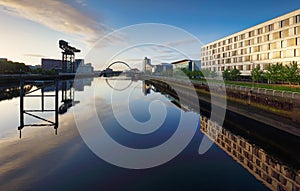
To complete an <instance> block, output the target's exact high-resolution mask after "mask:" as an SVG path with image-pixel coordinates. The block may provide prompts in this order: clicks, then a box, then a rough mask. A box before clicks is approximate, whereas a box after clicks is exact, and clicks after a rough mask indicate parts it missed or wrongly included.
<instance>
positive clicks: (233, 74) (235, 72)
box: [230, 68, 241, 80]
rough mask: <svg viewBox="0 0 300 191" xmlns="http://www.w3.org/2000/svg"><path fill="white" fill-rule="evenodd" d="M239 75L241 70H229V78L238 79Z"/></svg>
mask: <svg viewBox="0 0 300 191" xmlns="http://www.w3.org/2000/svg"><path fill="white" fill-rule="evenodd" d="M240 76H241V71H240V70H238V69H236V68H234V69H233V70H231V71H230V80H238V79H240Z"/></svg>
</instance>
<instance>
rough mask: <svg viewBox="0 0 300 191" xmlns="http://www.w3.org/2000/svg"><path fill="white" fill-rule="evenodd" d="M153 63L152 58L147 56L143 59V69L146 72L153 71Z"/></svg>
mask: <svg viewBox="0 0 300 191" xmlns="http://www.w3.org/2000/svg"><path fill="white" fill-rule="evenodd" d="M152 67H153V66H152V65H151V59H149V58H147V57H145V58H144V60H143V66H142V71H143V72H144V73H147V72H148V73H151V71H152Z"/></svg>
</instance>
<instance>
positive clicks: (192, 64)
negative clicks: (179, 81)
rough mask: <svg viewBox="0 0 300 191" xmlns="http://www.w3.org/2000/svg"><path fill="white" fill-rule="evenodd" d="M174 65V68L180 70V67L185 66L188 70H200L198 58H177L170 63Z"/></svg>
mask: <svg viewBox="0 0 300 191" xmlns="http://www.w3.org/2000/svg"><path fill="white" fill-rule="evenodd" d="M171 64H172V65H173V66H174V69H176V70H181V69H182V68H185V69H187V70H190V71H195V70H200V69H201V67H200V61H198V60H190V59H184V60H179V61H176V62H172V63H171Z"/></svg>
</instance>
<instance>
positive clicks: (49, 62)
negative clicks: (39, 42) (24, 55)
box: [42, 58, 62, 71]
mask: <svg viewBox="0 0 300 191" xmlns="http://www.w3.org/2000/svg"><path fill="white" fill-rule="evenodd" d="M42 69H43V70H58V71H61V70H62V63H61V60H56V59H49V58H42Z"/></svg>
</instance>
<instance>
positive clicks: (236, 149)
mask: <svg viewBox="0 0 300 191" xmlns="http://www.w3.org/2000/svg"><path fill="white" fill-rule="evenodd" d="M147 83H148V85H145V86H144V87H147V89H149V90H151V89H155V90H156V91H159V92H161V94H163V95H165V97H167V98H168V99H170V100H171V102H172V103H173V104H174V105H175V106H177V107H179V108H181V109H183V110H185V111H187V110H192V107H191V106H190V105H188V104H186V105H185V103H181V102H180V101H179V100H178V99H177V98H176V96H170V95H168V93H169V92H170V91H172V90H171V89H167V88H162V86H160V85H159V84H157V83H152V82H151V81H148V82H147ZM151 86H152V87H151ZM143 91H145V90H143ZM147 91H148V90H147ZM174 94H176V92H172V93H171V95H174ZM201 109H204V108H201ZM198 112H200V113H201V115H200V130H201V132H202V133H203V134H204V135H206V136H207V137H208V138H209V139H211V140H212V141H214V142H215V144H217V145H218V146H219V148H221V149H222V150H223V151H225V152H226V153H227V154H228V155H229V156H230V157H232V158H233V159H234V160H235V161H236V162H238V163H239V164H241V165H242V166H243V167H244V168H245V169H247V170H248V172H250V173H251V174H252V175H254V176H255V178H256V179H258V180H260V181H261V182H263V183H264V184H265V185H266V186H267V187H268V188H269V189H271V190H278V191H281V190H290V191H296V190H297V191H299V190H300V170H299V169H298V168H297V167H295V166H298V162H299V158H298V157H299V155H298V154H299V153H297V148H296V151H295V149H292V148H291V147H295V144H294V145H293V141H292V140H291V143H286V142H282V140H284V139H278V142H280V143H281V145H280V146H279V147H281V148H280V149H281V150H280V149H278V147H274V148H273V147H272V146H271V144H270V145H269V144H268V141H269V142H271V141H270V140H268V139H269V137H268V136H265V137H264V135H262V134H260V133H261V132H255V129H254V128H253V127H251V125H252V124H251V123H250V124H247V123H242V124H234V123H232V122H233V121H235V120H233V121H231V122H230V123H231V126H234V127H233V128H232V129H234V130H237V131H238V130H241V129H243V130H242V131H246V134H250V135H252V136H250V137H252V140H251V141H249V140H247V138H243V137H242V136H240V135H237V134H234V133H233V132H231V131H229V130H227V129H226V128H228V127H226V128H224V127H222V126H220V125H218V124H217V123H216V122H214V121H211V120H210V119H209V118H208V117H206V116H205V115H206V114H204V113H202V112H201V111H198ZM236 118H238V116H236ZM227 124H228V123H227ZM233 124H234V125H233ZM238 126H240V127H238ZM241 126H242V127H241ZM251 129H253V131H254V132H252V133H251ZM269 130H270V134H271V136H272V133H271V129H269ZM262 136H263V139H265V141H266V142H265V143H267V144H265V145H266V146H267V147H268V150H270V151H273V152H275V153H276V157H275V155H274V154H275V153H274V154H270V153H269V152H267V151H266V150H264V149H263V148H261V147H259V145H260V144H261V143H260V141H259V140H258V139H255V138H256V137H262ZM276 136H280V135H278V134H277V135H276ZM282 136H284V135H282ZM273 138H274V137H273ZM293 138H294V137H293ZM294 139H295V138H294ZM296 139H297V138H296ZM285 141H287V140H285ZM297 142H299V139H298V141H296V142H295V143H297ZM287 145H288V146H287ZM282 150H284V151H285V152H286V153H288V154H289V155H294V156H291V158H292V159H290V158H289V162H291V163H293V164H289V163H288V162H285V161H284V158H285V156H284V155H283V154H282ZM290 150H292V151H290ZM278 153H279V154H278ZM280 158H281V159H280ZM294 164H296V165H295V166H294Z"/></svg>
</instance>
